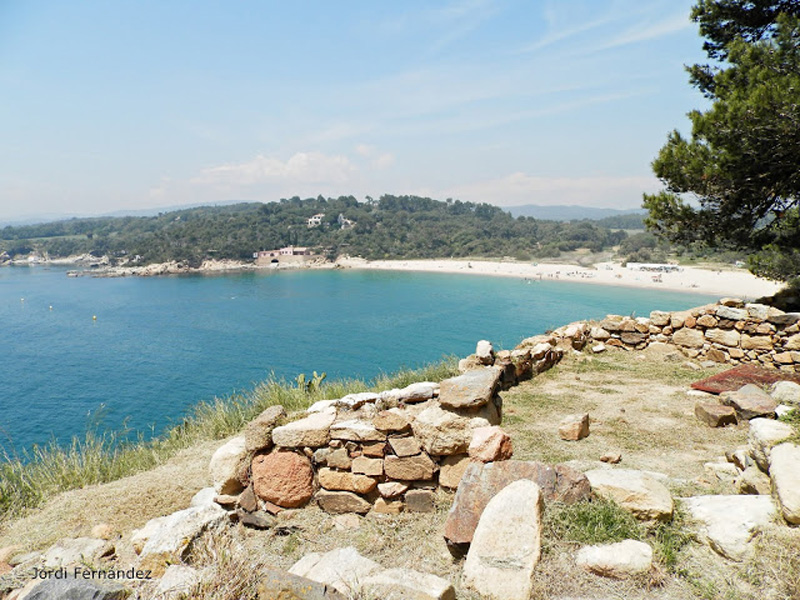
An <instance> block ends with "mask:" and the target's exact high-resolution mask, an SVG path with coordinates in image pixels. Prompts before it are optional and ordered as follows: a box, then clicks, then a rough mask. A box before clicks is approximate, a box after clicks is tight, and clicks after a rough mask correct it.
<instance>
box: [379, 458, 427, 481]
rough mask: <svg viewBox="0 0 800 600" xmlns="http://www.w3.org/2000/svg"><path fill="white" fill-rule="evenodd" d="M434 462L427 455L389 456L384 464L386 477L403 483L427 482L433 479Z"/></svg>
mask: <svg viewBox="0 0 800 600" xmlns="http://www.w3.org/2000/svg"><path fill="white" fill-rule="evenodd" d="M435 466H436V465H435V464H434V462H433V461H432V460H431V459H430V457H429V456H428V455H427V454H424V453H423V454H420V455H418V456H407V457H402V458H401V457H399V456H387V457H386V460H385V461H384V463H383V469H384V472H385V473H386V477H388V478H390V479H399V480H401V481H415V480H427V479H432V478H433V471H434V468H435Z"/></svg>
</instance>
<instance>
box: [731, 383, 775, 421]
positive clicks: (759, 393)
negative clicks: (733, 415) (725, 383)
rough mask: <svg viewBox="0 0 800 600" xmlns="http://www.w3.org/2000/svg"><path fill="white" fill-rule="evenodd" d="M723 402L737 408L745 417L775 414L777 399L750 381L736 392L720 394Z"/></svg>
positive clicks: (752, 417) (753, 417) (751, 417)
mask: <svg viewBox="0 0 800 600" xmlns="http://www.w3.org/2000/svg"><path fill="white" fill-rule="evenodd" d="M720 399H721V400H722V403H723V404H725V405H727V406H732V407H733V408H735V409H736V412H737V413H739V414H740V415H741V416H742V418H743V419H755V418H758V417H767V416H774V415H775V407H776V406H777V404H776V402H775V400H773V399H772V398H771V397H770V395H769V394H768V393H767V392H765V391H764V390H763V389H762V388H760V387H759V386H757V385H755V384H752V383H748V384H747V385H745V386H742V387H741V388H739V390H737V391H735V392H723V393H722V394H720Z"/></svg>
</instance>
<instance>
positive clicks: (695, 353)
mask: <svg viewBox="0 0 800 600" xmlns="http://www.w3.org/2000/svg"><path fill="white" fill-rule="evenodd" d="M562 329H563V328H562ZM557 331H558V330H557ZM554 333H555V332H554ZM589 338H590V339H591V340H593V341H594V342H600V343H602V344H603V345H604V346H616V347H620V348H624V349H628V350H641V349H644V348H646V347H647V346H648V345H650V344H652V343H654V342H661V343H667V344H673V345H675V346H677V348H678V349H680V350H681V352H683V354H685V355H686V356H688V357H689V358H700V359H706V360H712V361H715V362H719V363H731V364H739V363H754V362H757V363H761V364H763V365H765V366H774V367H776V368H778V369H781V370H784V371H792V372H795V371H797V372H800V313H785V312H783V311H781V310H779V309H777V308H773V307H771V306H766V305H764V304H745V303H744V302H742V301H741V300H738V299H736V298H723V299H722V300H720V301H719V302H718V303H717V304H708V305H705V306H700V307H697V308H693V309H690V310H686V311H678V312H664V311H653V312H651V313H650V317H649V318H644V317H638V318H633V317H624V316H621V315H608V316H607V317H606V318H605V319H603V320H602V321H600V323H598V324H597V325H595V326H594V327H591V328H590V330H589ZM574 339H577V340H580V336H577V337H576V338H574Z"/></svg>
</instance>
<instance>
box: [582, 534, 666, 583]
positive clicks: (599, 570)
mask: <svg viewBox="0 0 800 600" xmlns="http://www.w3.org/2000/svg"><path fill="white" fill-rule="evenodd" d="M575 563H576V564H577V565H578V566H579V567H583V568H584V569H586V570H587V571H589V572H590V573H594V574H596V575H600V576H602V577H612V578H614V579H625V578H627V577H630V576H631V575H637V574H639V573H647V572H648V571H649V570H650V567H652V565H653V549H652V548H651V547H650V546H649V545H647V544H645V543H644V542H638V541H636V540H624V541H622V542H618V543H616V544H603V545H599V546H585V547H583V548H581V549H580V550H578V554H577V556H576V557H575Z"/></svg>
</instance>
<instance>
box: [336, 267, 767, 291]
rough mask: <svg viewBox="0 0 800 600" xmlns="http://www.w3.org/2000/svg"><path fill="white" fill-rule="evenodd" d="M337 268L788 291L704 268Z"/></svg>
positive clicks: (635, 285)
mask: <svg viewBox="0 0 800 600" xmlns="http://www.w3.org/2000/svg"><path fill="white" fill-rule="evenodd" d="M336 264H337V265H340V266H341V267H343V268H347V269H365V270H382V271H417V272H426V273H458V274H462V275H483V276H493V277H515V278H518V279H526V280H529V281H531V282H538V281H566V282H571V283H586V284H594V285H610V286H617V287H631V288H641V289H656V290H665V291H674V292H686V293H693V294H706V295H711V296H720V297H722V296H733V297H737V298H742V299H749V300H753V299H756V298H760V297H762V296H771V295H773V294H775V293H776V292H778V291H779V290H780V289H782V288H783V284H781V283H778V282H774V281H768V280H766V279H762V278H760V277H756V276H755V275H753V274H752V273H750V272H749V271H747V270H745V269H737V270H710V269H702V268H699V267H679V270H677V271H673V272H666V273H654V272H650V271H635V270H632V269H628V268H625V267H623V266H622V265H621V264H620V263H612V262H607V263H598V264H596V265H594V267H593V268H588V267H582V266H578V265H572V264H552V263H547V264H545V263H524V262H516V261H496V260H495V261H491V260H476V259H470V260H462V259H424V260H374V261H367V260H364V259H361V258H349V257H345V258H339V259H338V260H337V261H336Z"/></svg>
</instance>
